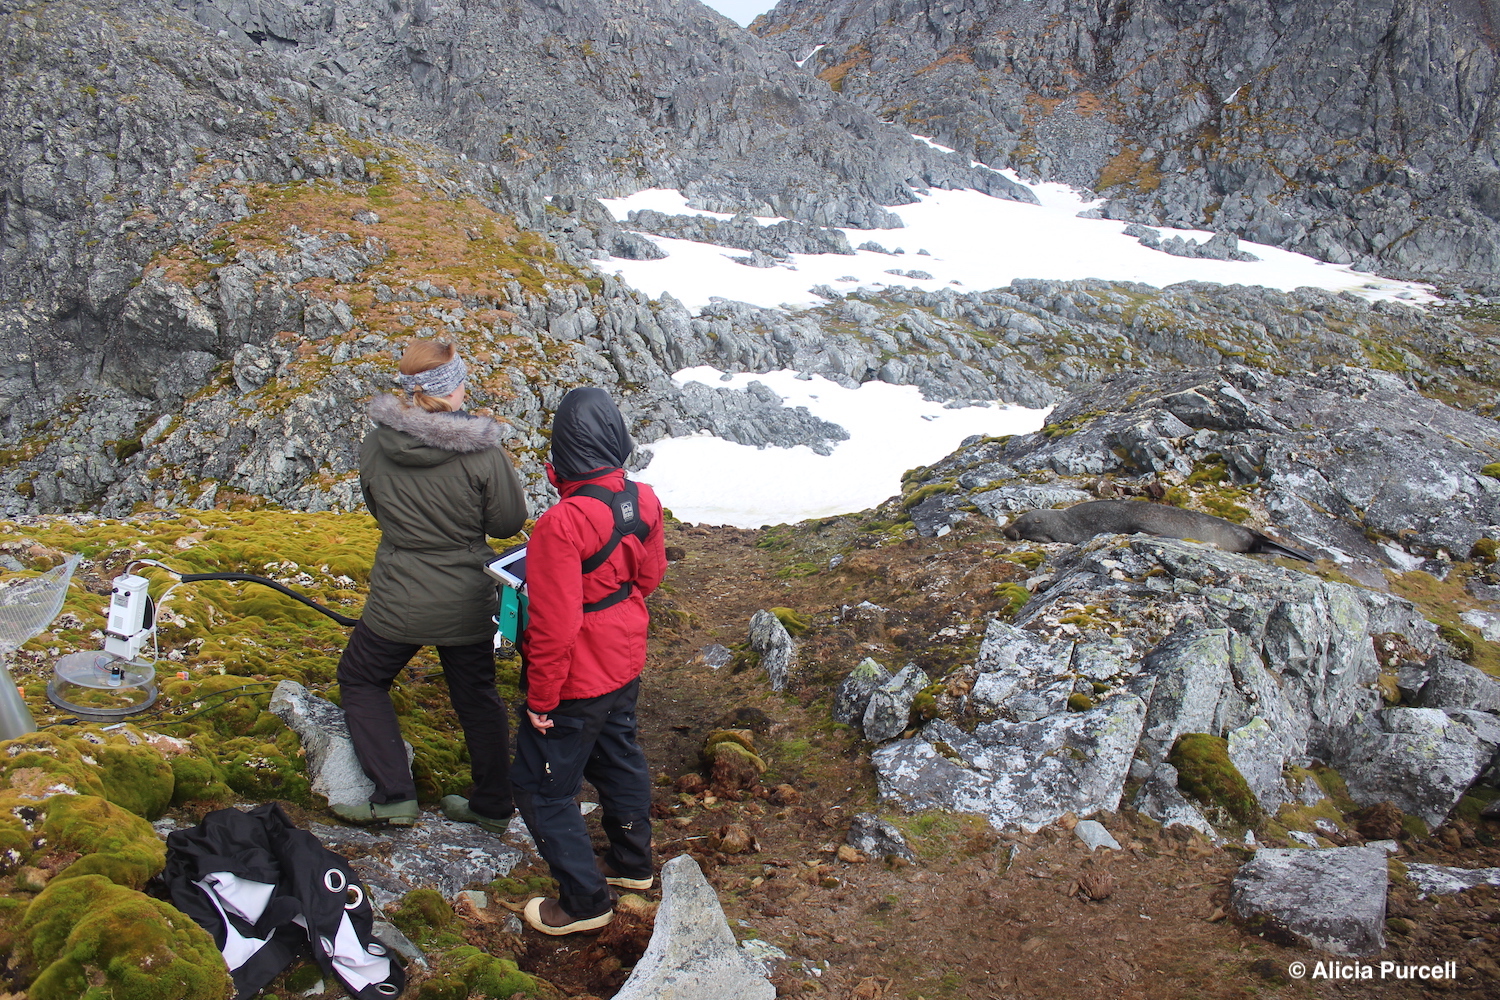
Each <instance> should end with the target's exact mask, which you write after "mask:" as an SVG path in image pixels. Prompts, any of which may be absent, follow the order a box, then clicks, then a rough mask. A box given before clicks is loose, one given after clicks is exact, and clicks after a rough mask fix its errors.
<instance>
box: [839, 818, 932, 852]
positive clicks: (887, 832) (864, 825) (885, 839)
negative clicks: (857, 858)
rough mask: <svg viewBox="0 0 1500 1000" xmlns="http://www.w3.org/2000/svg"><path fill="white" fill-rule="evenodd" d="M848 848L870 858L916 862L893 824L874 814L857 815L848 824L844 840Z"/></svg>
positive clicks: (908, 845)
mask: <svg viewBox="0 0 1500 1000" xmlns="http://www.w3.org/2000/svg"><path fill="white" fill-rule="evenodd" d="M844 839H845V840H846V841H847V842H848V844H849V846H850V847H853V848H854V849H855V850H856V851H860V852H861V853H863V854H867V855H869V856H870V857H872V858H887V857H892V856H895V857H898V858H905V859H906V860H907V861H916V860H917V854H916V852H915V851H913V850H912V849H911V845H910V844H908V843H907V842H906V838H905V837H904V836H902V835H901V831H900V830H898V829H897V828H896V825H895V824H894V823H891V822H890V821H888V820H883V819H881V818H880V817H879V816H877V815H875V814H874V813H859V814H858V815H856V816H855V817H854V819H853V821H852V822H851V823H850V824H849V833H848V835H847V836H846V837H845V838H844Z"/></svg>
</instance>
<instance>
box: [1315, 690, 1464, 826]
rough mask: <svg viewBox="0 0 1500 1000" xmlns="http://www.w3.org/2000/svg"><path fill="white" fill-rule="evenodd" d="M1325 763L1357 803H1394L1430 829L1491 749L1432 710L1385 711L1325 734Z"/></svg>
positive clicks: (1454, 802)
mask: <svg viewBox="0 0 1500 1000" xmlns="http://www.w3.org/2000/svg"><path fill="white" fill-rule="evenodd" d="M1326 752H1327V754H1328V761H1329V763H1330V764H1332V765H1333V767H1334V768H1335V769H1336V770H1337V771H1338V772H1339V774H1340V775H1342V776H1343V778H1344V782H1345V783H1346V784H1347V785H1348V787H1349V796H1350V798H1352V799H1354V801H1355V802H1358V803H1360V804H1361V805H1374V804H1375V803H1378V802H1383V801H1390V802H1394V803H1395V804H1396V805H1397V806H1398V807H1400V809H1401V810H1402V811H1403V812H1407V813H1411V814H1412V815H1414V816H1419V817H1421V818H1422V820H1423V821H1424V822H1426V823H1427V825H1428V826H1437V825H1438V824H1440V823H1442V822H1443V820H1445V819H1447V818H1448V814H1449V813H1450V812H1451V811H1452V810H1453V807H1454V806H1455V805H1457V804H1458V800H1459V799H1460V798H1462V797H1463V794H1464V792H1466V791H1467V790H1468V788H1469V786H1470V785H1471V784H1473V783H1474V779H1475V778H1477V777H1478V776H1479V774H1480V772H1481V771H1482V770H1484V768H1485V767H1486V766H1488V764H1489V762H1490V757H1491V751H1490V750H1489V749H1488V748H1487V747H1486V746H1485V745H1484V744H1482V743H1480V741H1479V739H1478V737H1477V736H1475V735H1474V732H1473V730H1471V729H1470V728H1468V727H1467V726H1464V725H1463V724H1462V723H1461V722H1458V721H1457V720H1454V719H1451V718H1449V717H1448V715H1447V714H1446V713H1444V712H1442V711H1441V710H1439V709H1436V708H1388V709H1384V710H1383V711H1379V712H1371V713H1369V714H1368V715H1367V716H1365V717H1364V719H1362V720H1360V722H1359V723H1358V724H1356V725H1351V726H1348V727H1345V728H1342V729H1338V730H1333V731H1330V732H1329V733H1328V734H1327V751H1326Z"/></svg>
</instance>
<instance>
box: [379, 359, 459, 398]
mask: <svg viewBox="0 0 1500 1000" xmlns="http://www.w3.org/2000/svg"><path fill="white" fill-rule="evenodd" d="M468 374H469V366H468V365H466V364H464V359H463V358H461V357H459V356H458V355H457V354H455V355H453V360H452V361H448V362H445V363H443V364H441V365H438V366H437V367H436V368H429V369H428V370H427V371H425V372H417V373H416V374H415V375H397V376H396V384H397V385H399V386H400V387H401V388H403V389H405V390H406V391H407V392H408V393H415V392H416V391H417V390H418V389H420V390H422V391H423V392H425V393H426V394H427V395H429V396H446V395H448V394H450V393H451V392H453V390H454V389H457V388H458V387H459V386H460V385H462V384H463V381H464V379H465V378H467V377H468Z"/></svg>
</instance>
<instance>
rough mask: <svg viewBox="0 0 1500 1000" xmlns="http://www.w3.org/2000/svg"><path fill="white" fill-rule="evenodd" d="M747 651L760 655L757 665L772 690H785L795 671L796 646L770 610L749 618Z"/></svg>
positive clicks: (756, 613)
mask: <svg viewBox="0 0 1500 1000" xmlns="http://www.w3.org/2000/svg"><path fill="white" fill-rule="evenodd" d="M750 648H751V649H753V650H755V651H756V652H757V653H759V654H760V665H761V667H762V668H763V669H764V670H765V672H766V677H767V679H768V680H770V682H771V690H772V691H784V690H786V685H787V681H788V680H789V679H790V678H791V675H792V671H793V670H794V669H796V664H797V646H796V643H795V642H793V641H792V636H791V633H789V632H788V631H787V630H786V626H785V625H783V624H782V623H781V619H779V618H777V617H776V616H775V615H774V614H772V613H771V612H769V611H757V612H755V614H753V615H751V616H750Z"/></svg>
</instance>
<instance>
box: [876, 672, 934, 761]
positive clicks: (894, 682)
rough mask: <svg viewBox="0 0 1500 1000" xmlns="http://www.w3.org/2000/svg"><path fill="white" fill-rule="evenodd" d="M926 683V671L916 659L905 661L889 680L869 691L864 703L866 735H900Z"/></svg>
mask: <svg viewBox="0 0 1500 1000" xmlns="http://www.w3.org/2000/svg"><path fill="white" fill-rule="evenodd" d="M926 686H927V675H926V674H925V673H923V671H922V669H921V668H920V667H918V666H917V665H916V664H915V663H908V664H907V665H906V666H904V667H902V668H901V670H900V671H899V672H898V673H897V674H896V676H895V677H892V678H891V679H890V680H888V681H886V682H885V683H884V684H881V685H880V686H879V687H877V688H875V690H873V691H871V692H870V700H869V703H868V704H867V705H866V706H865V717H864V729H865V739H867V740H869V741H870V742H871V743H883V742H885V741H886V740H889V739H892V738H894V737H897V736H900V735H901V733H902V732H903V731H904V730H905V729H906V723H907V720H908V719H910V718H911V705H912V702H914V701H916V699H917V694H918V693H919V692H921V690H922V689H923V688H925V687H926Z"/></svg>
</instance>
